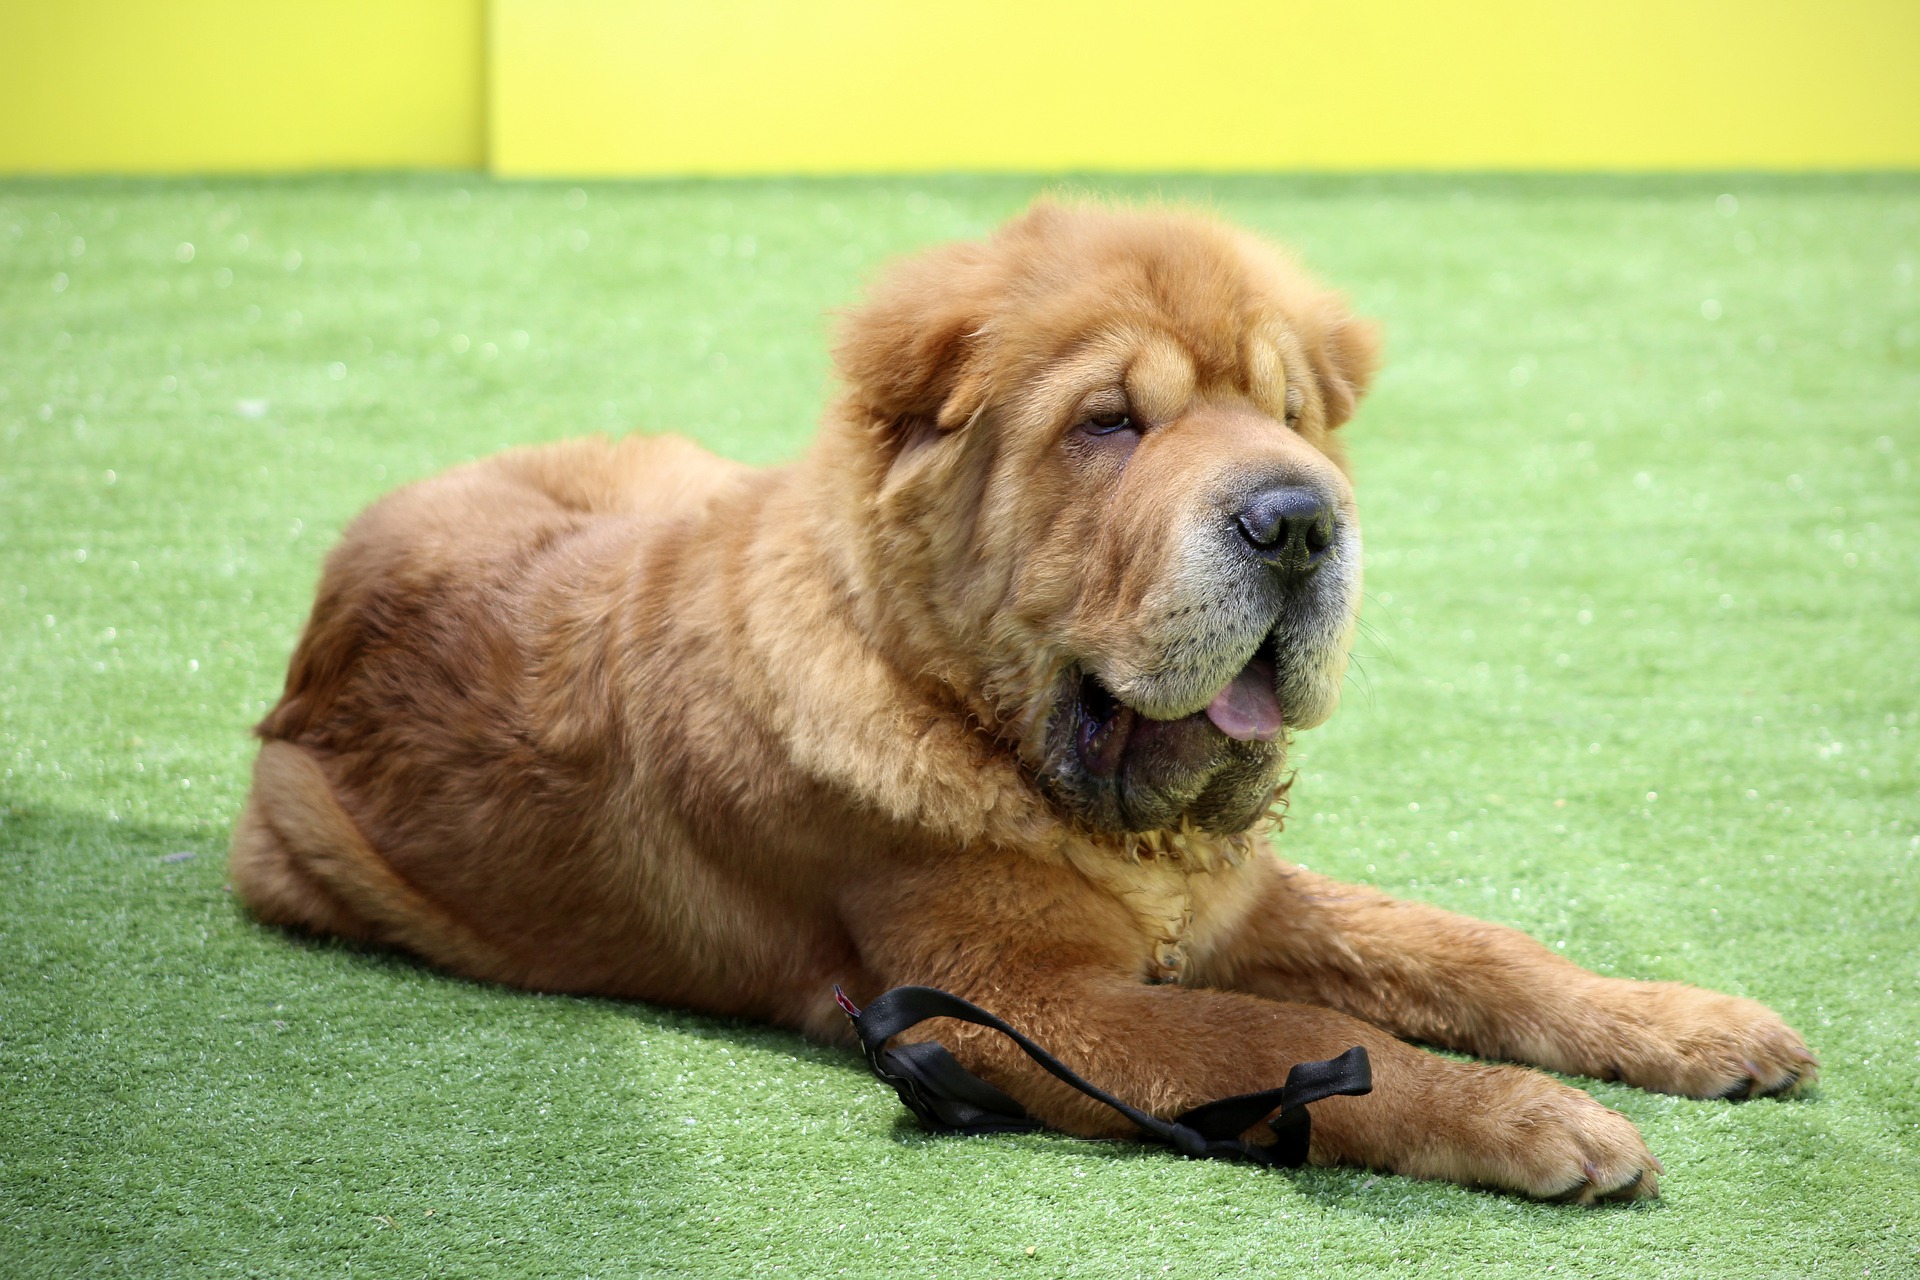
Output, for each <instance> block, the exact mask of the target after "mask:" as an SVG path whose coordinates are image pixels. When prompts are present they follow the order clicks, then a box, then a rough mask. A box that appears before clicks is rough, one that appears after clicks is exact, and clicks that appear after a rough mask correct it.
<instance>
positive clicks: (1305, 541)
mask: <svg viewBox="0 0 1920 1280" xmlns="http://www.w3.org/2000/svg"><path fill="white" fill-rule="evenodd" d="M1234 523H1235V524H1236V525H1238V526H1239V529H1240V536H1241V537H1243V538H1245V539H1246V540H1247V545H1248V546H1250V547H1252V548H1253V553H1254V554H1255V555H1257V556H1259V557H1260V558H1261V559H1262V560H1264V561H1266V562H1267V563H1268V564H1270V565H1272V566H1273V567H1274V568H1276V569H1284V570H1287V571H1289V572H1292V573H1305V572H1307V571H1308V570H1310V569H1313V568H1316V567H1318V566H1319V564H1320V562H1321V561H1322V560H1324V559H1326V558H1327V548H1328V547H1331V546H1332V545H1333V508H1332V507H1330V506H1328V505H1327V503H1326V501H1325V500H1324V499H1323V498H1321V496H1320V495H1319V494H1318V493H1316V492H1314V491H1313V490H1312V489H1307V488H1302V487H1301V486H1299V485H1275V486H1274V487H1272V488H1268V489H1260V490H1258V491H1256V492H1255V493H1253V494H1252V495H1251V496H1249V497H1248V498H1247V500H1246V503H1245V505H1244V506H1242V507H1241V508H1240V510H1239V512H1238V513H1237V514H1236V515H1235V516H1234Z"/></svg>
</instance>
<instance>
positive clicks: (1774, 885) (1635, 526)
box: [0, 177, 1920, 1277]
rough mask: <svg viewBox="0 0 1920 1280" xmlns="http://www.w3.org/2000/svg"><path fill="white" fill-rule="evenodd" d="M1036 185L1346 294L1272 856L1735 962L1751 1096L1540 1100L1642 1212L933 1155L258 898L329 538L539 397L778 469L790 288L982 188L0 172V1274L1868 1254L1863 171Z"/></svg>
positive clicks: (1874, 814)
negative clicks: (1139, 214) (1811, 1057)
mask: <svg viewBox="0 0 1920 1280" xmlns="http://www.w3.org/2000/svg"><path fill="white" fill-rule="evenodd" d="M1084 186H1085V187H1087V188H1089V189H1095V190H1103V191H1113V192H1117V193H1120V194H1123V195H1128V196H1145V195H1151V194H1153V193H1155V192H1161V193H1165V194H1167V195H1170V196H1174V197H1177V198H1182V199H1190V200H1197V201H1201V202H1205V203H1210V204H1212V205H1214V206H1216V207H1218V208H1219V209H1220V210H1221V211H1222V212H1224V213H1226V214H1227V215H1228V216H1230V217H1232V218H1235V219H1237V220H1239V221H1242V222H1245V223H1247V224H1250V225H1252V226H1254V227H1257V228H1260V229H1262V230H1266V231H1270V232H1272V233H1275V234H1277V235H1279V236H1281V237H1283V238H1285V239H1287V240H1289V241H1291V242H1292V243H1294V244H1295V245H1297V246H1298V247H1299V248H1300V249H1301V250H1302V252H1303V253H1304V255H1305V257H1306V259H1307V260H1308V262H1309V263H1310V264H1311V265H1312V266H1313V267H1314V268H1315V269H1317V270H1318V271H1320V272H1321V273H1322V274H1324V275H1325V276H1326V277H1328V278H1330V279H1332V280H1334V281H1336V282H1338V283H1340V284H1341V285H1343V286H1344V287H1345V288H1347V289H1348V290H1350V292H1351V294H1352V296H1353V298H1354V299H1355V301H1356V303H1357V305H1358V306H1359V307H1360V308H1361V309H1362V310H1363V311H1365V312H1366V313H1368V314H1371V315H1374V316H1377V317H1379V318H1380V319H1381V320H1382V321H1383V322H1384V324H1385V328H1386V332H1387V335H1388V351H1389V362H1388V365H1387V368H1386V372H1385V373H1384V375H1383V376H1382V378H1381V379H1380V382H1379V385H1378V389H1377V391H1376V393H1375V394H1374V396H1373V397H1372V399H1371V400H1370V401H1369V402H1368V404H1367V406H1366V408H1365V410H1364V411H1363V413H1362V414H1361V417H1360V418H1359V420H1358V422H1357V423H1356V424H1355V425H1354V426H1352V427H1351V428H1350V429H1349V430H1350V432H1351V441H1352V448H1353V455H1354V459H1355V464H1356V469H1357V474H1358V480H1359V490H1360V494H1361V502H1362V509H1363V512H1364V515H1365V518H1366V537H1367V547H1368V556H1367V562H1368V568H1367V574H1368V586H1369V596H1368V603H1367V611H1366V617H1367V621H1368V623H1369V627H1368V630H1367V633H1366V635H1365V637H1364V638H1363V641H1362V646H1361V652H1360V655H1359V666H1358V669H1357V670H1356V673H1355V676H1354V680H1353V682H1352V686H1351V690H1350V694H1349V697H1348V701H1347V705H1346V707H1345V708H1344V709H1343V710H1342V711H1341V713H1340V714H1339V715H1338V716H1336V717H1335V719H1334V721H1333V722H1332V724H1331V725H1329V726H1328V727H1326V728H1324V729H1321V730H1318V731H1316V732H1314V733H1311V734H1308V735H1306V736H1304V737H1303V738H1302V739H1301V740H1300V742H1299V744H1298V759H1299V762H1300V764H1301V768H1302V771H1301V774H1300V778H1299V782H1298V784H1297V786H1296V787H1295V789H1294V793H1293V795H1294V809H1293V816H1292V819H1291V822H1290V824H1289V830H1288V831H1287V833H1286V835H1285V837H1284V839H1283V841H1282V844H1283V848H1284V850H1285V852H1286V853H1287V854H1288V855H1289V856H1291V857H1292V858H1294V859H1296V860H1300V861H1304V862H1307V863H1309V864H1310V865H1312V866H1314V867H1315V868H1318V869H1322V870H1325V871H1328V872H1331V873H1334V874H1336V875H1340V876H1345V877H1350V878H1353V879H1360V880H1366V881H1370V882H1372V883H1375V884H1378V885H1381V886H1383V887H1385V888H1386V889H1388V890H1390V891H1393V892H1396V893H1402V894H1407V895H1411V896H1417V897H1420V898H1425V899H1428V900H1430V901H1433V902H1437V903H1441V904H1444V905H1446V906H1448V907H1453V908H1457V909H1460V910H1463V911H1467V912H1471V913H1473V914H1475V915H1480V916H1485V917H1488V918H1490V919H1494V920H1500V921H1505V922H1508V923H1511V924H1514V925H1517V926H1519V927H1520V928H1522V929H1526V930H1528V931H1530V932H1532V933H1533V934H1535V935H1536V936H1538V937H1540V938H1542V939H1543V940H1545V941H1546V942H1547V944H1548V945H1550V946H1552V947H1555V948H1558V949H1561V950H1563V951H1564V952H1565V953H1566V954H1567V955H1568V956H1571V957H1573V958H1575V959H1577V960H1579V961H1580V962H1582V963H1584V964H1587V965H1589V966H1592V967H1594V968H1596V969H1598V970H1600V971H1601V972H1604V973H1611V974H1621V975H1632V976H1637V977H1645V978H1669V979H1681V980H1685V981H1690V982H1697V983H1702V984H1706V985H1709V986H1713V987H1718V988H1720V989H1723V990H1727V991H1732V992H1737V993H1740V994H1743V995H1748V996H1752V997H1755V998H1757V999H1760V1000H1763V1001H1765V1002H1767V1003H1769V1004H1771V1005H1772V1006H1773V1007H1774V1008H1776V1009H1778V1010H1779V1011H1780V1012H1781V1013H1782V1014H1784V1015H1785V1016H1786V1017H1787V1018H1788V1019H1789V1020H1790V1021H1791V1022H1792V1023H1793V1024H1794V1025H1796V1026H1797V1027H1799V1028H1801V1029H1802V1030H1803V1031H1804V1032H1805V1033H1806V1035H1807V1037H1808V1039H1809V1040H1810V1041H1811V1043H1812V1044H1813V1046H1814V1048H1815V1050H1816V1051H1817V1052H1818V1054H1819V1055H1820V1057H1821V1060H1822V1062H1823V1068H1824V1073H1823V1076H1822V1078H1821V1081H1820V1084H1819V1085H1818V1087H1817V1089H1816V1090H1815V1091H1814V1092H1813V1093H1812V1094H1811V1096H1809V1097H1806V1098H1802V1099H1798V1100H1792V1101H1785V1102H1756V1103H1750V1104H1745V1105H1732V1104H1728V1103H1724V1102H1692V1101H1685V1100H1680V1099H1674V1098H1668V1097H1659V1096H1654V1095H1651V1094H1646V1093H1641V1092H1638V1091H1636V1090H1633V1089H1629V1088H1625V1087H1622V1086H1619V1085H1614V1084H1603V1083H1599V1082H1595V1081H1591V1080H1579V1081H1576V1082H1575V1083H1577V1084H1579V1085H1580V1086H1581V1087H1583V1088H1587V1089H1590V1090H1591V1091H1592V1092H1593V1093H1594V1094H1595V1096H1597V1097H1599V1098H1600V1099H1601V1100H1603V1101H1604V1102H1606V1103H1607V1104H1608V1105H1610V1106H1614V1107H1617V1108H1619V1109H1621V1110H1622V1111H1625V1112H1626V1113H1627V1114H1628V1115H1630V1116H1631V1117H1632V1118H1633V1119H1634V1120H1635V1121H1636V1122H1637V1123H1638V1124H1639V1125H1640V1127H1641V1128H1642V1130H1643V1131H1644V1132H1645V1134H1646V1136H1647V1139H1648V1141H1649V1142H1650V1143H1651V1145H1652V1147H1653V1149H1654V1151H1655V1152H1656V1153H1657V1154H1658V1155H1659V1156H1660V1158H1661V1159H1662V1160H1663V1161H1665V1164H1666V1169H1667V1173H1666V1177H1665V1179H1664V1180H1663V1182H1662V1186H1663V1188H1664V1192H1665V1194H1664V1196H1663V1198H1662V1199H1661V1200H1659V1201H1658V1202H1657V1203H1653V1204H1647V1205H1643V1206H1635V1207H1628V1208H1612V1209H1600V1210H1582V1209H1575V1208H1566V1207H1553V1206H1545V1205H1538V1204H1531V1203H1527V1202H1524V1201H1522V1200H1519V1199H1515V1198H1511V1197H1507V1196H1502V1195H1496V1194H1488V1193H1483V1192H1475V1191H1469V1190H1464V1189H1461V1188H1457V1187H1452V1186H1444V1185H1438V1184H1433V1183H1419V1182H1413V1181H1410V1180H1407V1179H1402V1178H1395V1177H1381V1176H1375V1175H1372V1174H1369V1173H1367V1172H1364V1171H1354V1170H1316V1171H1308V1172H1303V1173H1283V1172H1282V1173H1276V1172H1267V1171H1261V1170H1257V1169H1253V1168H1249V1167H1245V1166H1236V1165H1230V1164H1221V1163H1213V1162H1197V1163H1196V1162H1187V1161H1183V1160H1181V1159H1179V1158H1177V1157H1174V1156H1171V1155H1169V1154H1167V1153H1166V1152H1164V1151H1160V1150H1151V1149H1147V1148H1142V1147H1136V1146H1131V1145H1100V1144H1090V1143H1083V1142H1077V1141H1073V1140H1071V1139H1066V1138H1058V1137H1053V1136H1026V1137H1010V1138H993V1139H976V1140H951V1139H937V1138H930V1137H927V1136H924V1135H923V1134H921V1133H920V1132H919V1131H918V1130H916V1129H915V1128H914V1127H913V1126H912V1125H911V1123H909V1121H908V1120H907V1118H906V1115H905V1113H904V1112H903V1111H902V1109H901V1108H900V1106H899V1104H898V1102H897V1101H896V1100H895V1099H894V1098H893V1097H892V1096H891V1095H890V1094H888V1093H887V1092H885V1091H884V1090H883V1089H882V1088H881V1087H880V1086H879V1085H877V1084H876V1083H875V1082H874V1081H872V1080H871V1079H870V1078H869V1077H867V1076H866V1075H865V1074H864V1073H863V1072H862V1071H861V1070H860V1069H859V1068H858V1066H857V1065H856V1063H855V1061H854V1060H853V1058H852V1057H851V1056H850V1055H849V1054H847V1053H843V1052H840V1051H834V1050H827V1049H822V1048H819V1047H816V1046H812V1045H809V1044H807V1043H805V1042H803V1041H802V1040H800V1039H799V1038H798V1037H796V1036H792V1035H788V1034H785V1033H781V1032H775V1031H771V1030H766V1029H762V1028H757V1027H753V1026H745V1025H736V1024H733V1023H727V1022H717V1021H713V1020H709V1019H704V1018H699V1017H694V1016H690V1015H687V1014H682V1013H676V1012H671V1011H666V1010H661V1009H656V1008H650V1007H646V1006H641V1005H629V1004H620V1003H615V1002H610V1001H600V1000H584V999H570V998H556V997H543V996H537V995H527V994H522V993H519V992H514V991H506V990H496V989H492V988H487V987H481V986H476V985H473V984H470V983H466V982H460V981H455V980H453V979H450V978H446V977H443V976H441V975H439V974H437V973H434V972H431V971H428V970H426V969H423V968H421V967H419V966H417V965H415V964H413V963H410V962H408V961H406V960H404V959H398V958H393V957H389V956H383V955H377V954H365V953H361V952H357V951H354V950H351V949H348V948H344V947H341V946H337V945H331V944H327V943H315V942H306V941H299V940H295V939H292V938H289V937H287V936H285V935H283V934H280V933H277V932H274V931H271V930H268V929H263V928H260V927H258V926H257V925H255V924H254V923H252V922H251V921H250V920H249V919H248V918H247V917H245V916H244V915H243V914H242V913H241V912H240V910H239V909H238V908H237V906H236V904H235V902H234V900H233V898H232V896H231V895H230V894H229V893H228V892H227V890H226V889H225V887H224V880H225V874H224V867H223V862H224V853H225V845H226V833H227V828H228V824H229V823H230V821H231V820H232V818H233V815H234V813H235V810H236V808H237V806H238V804H239V801H240V798H241V795H242V792H243V789H244V787H245V785H246V777H247V768H248V764H249V761H250V758H251V743H250V740H249V737H248V728H249V726H250V725H251V724H252V723H253V722H254V720H255V719H256V718H257V717H258V716H259V714H260V713H261V712H262V710H263V709H264V708H265V707H266V706H267V704H268V701H269V700H270V699H272V698H273V697H274V696H275V694H276V692H277V690H278V687H279V682H280V679H281V675H282V671H283V664H284V662H285V660H286V656H287V653H288V651H289V649H290V647H291V645H292V642H293V639H294V636H295V633H296V629H297V628H298V626H299V624H300V622H301V620H302V617H303V615H304V614H305V611H306V609H307V606H308V603H309V598H310V592H311V589H312V586H313V582H314V578H315V574H316V571H317V567H318V563H319V560H320V557H321V555H322V553H323V552H324V551H325V549H326V548H327V546H328V544H329V543H330V542H331V541H332V539H333V538H334V536H335V534H336V532H337V531H338V530H339V529H340V527H341V525H342V524H343V522H344V521H346V520H347V519H349V518H350V517H351V516H352V515H353V514H354V512H355V511H356V510H357V509H358V508H359V507H361V506H362V505H363V504H364V503H366V502H367V501H368V500H370V499H371V498H373V497H374V496H375V495H377V494H379V493H380V492H382V491H383V490H385V489H387V488H389V487H391V486H393V485H395V484H398V483H400V482H402V481H405V480H408V479H411V478H414V477H416V476H420V475H424V474H426V473H428V472H431V471H434V470H436V469H438V468H441V467H444V466H446V465H448V464H450V463H454V462H458V461H460V460H462V459H466V458H471V457H474V456H476V455H479V454H482V453H485V452H488V451H490V450H493V449H496V448H498V447H500V446H503V445H507V444H513V443H518V442H523V441H536V440H549V439H554V438H557V437H561V436H566V435H571V434H575V433H581V432H592V431H613V432H619V431H625V430H627V429H629V428H636V427H638V428H662V429H673V430H679V431H685V432H688V433H690V434H692V435H694V436H696V437H698V438H699V439H701V440H703V441H705V442H706V443H708V444H709V445H711V446H712V447H714V448H716V449H718V450H720V451H722V452H725V453H728V454H732V455H734V456H737V457H741V458H745V459H749V460H751V461H755V462H764V461H771V460H775V459H779V458H784V457H788V456H791V455H792V454H793V453H794V452H796V451H797V450H799V449H800V448H801V447H802V446H803V444H804V442H805V441H806V439H807V437H808V435H809V432H810V430H811V423H812V421H813V419H814V416H815V414H816V413H817V410H818V407H819V405H820V403H821V401H822V398H823V394H824V391H825V388H826V379H827V365H826V357H825V339H826V332H827V323H826V319H825V317H826V313H827V312H828V310H829V309H830V308H832V307H835V306H839V305H842V304H844V303H846V302H847V301H849V300H850V299H851V298H853V297H854V296H855V294H856V291H857V289H858V288H859V285H860V282H861V281H862V280H863V279H865V278H866V277H868V276H869V275H870V273H871V272H872V270H873V269H874V267H875V265H876V264H877V263H879V262H880V261H882V260H883V259H885V258H887V257H888V256H889V255H892V254H894V253H896V252H898V251H901V250H905V249H909V248H912V247H914V246H916V245H920V244H923V243H927V242H930V241H935V240H940V239H944V238H948V237H953V236H970V235H977V234H980V233H981V232H983V231H985V230H987V229H988V228H990V227H991V226H993V225H994V224H995V223H996V222H998V221H999V220H1000V219H1002V218H1003V217H1005V216H1007V215H1008V214H1010V213H1012V212H1014V211H1016V210H1018V209H1019V208H1021V207H1022V205H1023V204H1024V203H1025V202H1026V201H1027V200H1028V199H1029V198H1030V197H1031V196H1032V194H1033V193H1034V192H1035V191H1036V190H1037V189H1038V187H1039V184H1038V183H1037V182H1033V181H1028V180H1023V179H1001V178H963V177H955V178H942V179H914V180H909V179H900V180H883V181H838V182H740V183H712V184H698V183H685V184H676V183H666V184H619V185H611V184H609V185H590V186H587V187H585V188H577V187H573V186H571V185H570V184H565V183H562V184H554V185H540V184H503V183H494V182H489V181H486V180H482V179H479V178H465V177H391V178H386V177H374V178H337V179H336V178H329V179H311V180H306V179H302V180H280V181H268V180H258V181H254V180H231V181H207V182H198V181H179V182H158V181H155V182H119V181H60V182H51V181H47V182H42V181H11V182H7V183H0V773H3V777H0V1274H4V1275H6V1276H10V1277H11V1276H40V1275H81V1274H86V1275H107V1276H142V1277H144V1276H164V1275H193V1276H203V1275H204V1276H216V1275H228V1274H248V1275H286V1276H318V1275H346V1274H354V1275H379V1276H419V1275H433V1276H439V1275H447V1276H503V1277H508V1276H512V1277H518V1276H568V1277H577V1276H594V1277H605V1276H621V1275H663V1274H681V1273H684V1274H697V1275H710V1276H740V1275H748V1274H759V1273H762V1272H775V1271H778V1272H782V1273H784V1274H788V1275H794V1276H826V1275H840V1274H845V1275H850V1276H909V1275H942V1276H945V1275H962V1276H985V1275H992V1276H999V1275H1010V1276H1025V1275H1031V1276H1086V1277H1093V1276H1102V1277H1104V1276H1135V1275H1140V1276H1160V1275H1172V1276H1188V1277H1195V1276H1210V1275H1236V1274H1275V1275H1287V1276H1326V1277H1353V1276H1372V1275H1401V1274H1408V1275H1410V1274H1414V1273H1415V1272H1416V1271H1418V1272H1420V1273H1422V1274H1424V1273H1441V1274H1445V1273H1453V1274H1459V1275H1473V1276H1512V1277H1539V1276H1545V1275H1590V1276H1608V1277H1615V1276H1675V1275H1703V1276H1803V1275H1832V1276H1861V1275H1869V1274H1871V1275H1873V1276H1886V1275H1903V1274H1904V1275H1914V1274H1917V1273H1920V1252H1917V1251H1916V1248H1917V1233H1920V1192H1917V1191H1916V1175H1920V1128H1917V1126H1920V1062H1917V1058H1920V972H1916V967H1917V964H1920V961H1917V960H1916V956H1917V955H1920V920H1917V918H1916V917H1920V905H1917V904H1920V883H1917V880H1920V804H1917V803H1916V783H1920V769H1917V768H1916V764H1917V762H1920V752H1916V744H1920V498H1917V496H1916V477H1915V470H1916V467H1920V423H1917V422H1916V418H1917V417H1920V283H1916V280H1915V274H1916V264H1917V262H1920V179H1916V178H1911V177H1882V178H1857V179H1841V178H1807V179H1786V178H1752V177H1719V178H1715V177H1698V178H1695V177H1673V178H1661V179H1627V178H1593V179H1546V178H1540V179H1515V178H1451V177H1433V178H1354V179H1338V180H1334V179H1266V178H1231V179H1225V178H1223V179H1216V180H1201V179H1177V180H1175V179H1169V180H1165V181H1146V180H1141V181H1127V182H1107V181H1104V180H1102V181H1089V182H1088V183H1086V184H1084ZM1221 1052H1223V1053H1230V1052H1233V1047H1232V1046H1231V1045H1222V1046H1221Z"/></svg>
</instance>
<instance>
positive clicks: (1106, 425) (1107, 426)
mask: <svg viewBox="0 0 1920 1280" xmlns="http://www.w3.org/2000/svg"><path fill="white" fill-rule="evenodd" d="M1080 429H1081V430H1082V431H1084V432H1086V433H1087V434H1088V435H1090V436H1110V435H1112V434H1113V433H1114V432H1116V431H1131V430H1132V429H1133V415H1132V414H1129V413H1121V412H1113V413H1096V414H1094V415H1092V416H1091V417H1089V418H1088V419H1087V420H1086V421H1085V422H1083V423H1081V424H1080Z"/></svg>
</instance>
